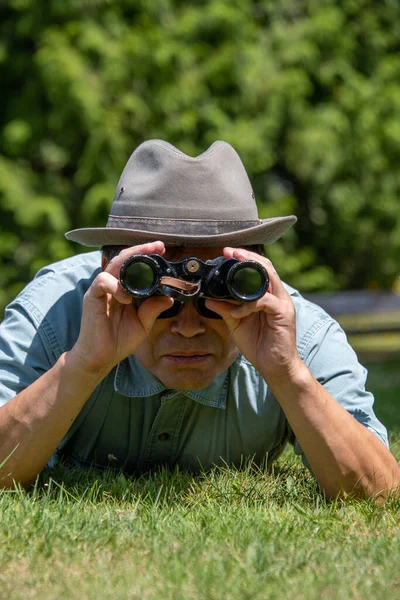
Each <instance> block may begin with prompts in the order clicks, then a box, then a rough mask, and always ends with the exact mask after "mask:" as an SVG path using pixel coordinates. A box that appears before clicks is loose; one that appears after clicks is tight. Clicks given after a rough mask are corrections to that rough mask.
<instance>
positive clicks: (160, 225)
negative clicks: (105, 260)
mask: <svg viewBox="0 0 400 600" xmlns="http://www.w3.org/2000/svg"><path fill="white" fill-rule="evenodd" d="M295 222H296V217H294V216H293V215H292V216H288V217H274V218H272V219H264V220H261V219H259V218H258V211H257V205H256V201H255V197H254V193H253V190H252V188H251V184H250V181H249V178H248V176H247V173H246V170H245V168H244V166H243V164H242V161H241V160H240V158H239V155H238V154H237V152H236V150H234V149H233V148H232V146H230V144H228V143H227V142H222V141H217V142H214V143H213V144H212V145H211V146H210V148H208V150H206V151H205V152H203V153H202V154H200V155H199V156H196V157H191V156H188V155H187V154H184V153H183V152H181V151H180V150H178V149H177V148H175V147H174V146H172V144H169V143H168V142H165V141H163V140H148V141H147V142H143V143H142V144H141V145H140V146H138V147H137V148H136V150H135V151H134V152H133V153H132V155H131V157H130V158H129V160H128V162H127V164H126V167H125V169H124V170H123V172H122V175H121V177H120V179H119V182H118V185H117V190H116V193H115V197H114V201H113V204H112V207H111V212H110V214H109V217H108V221H107V226H106V227H88V228H82V229H74V230H72V231H68V232H67V233H66V234H65V235H66V237H67V239H69V240H73V241H76V242H79V243H80V244H84V245H86V246H104V245H110V244H115V245H129V246H134V245H137V244H143V243H145V242H147V241H154V240H162V241H163V242H164V243H165V244H166V245H169V246H182V245H183V246H188V247H189V246H192V247H200V246H214V247H216V246H219V247H220V246H244V245H251V244H270V243H272V242H274V241H275V240H277V239H278V238H279V237H280V236H281V235H282V234H283V233H284V232H285V231H286V230H287V229H289V227H291V226H292V225H293V224H294V223H295Z"/></svg>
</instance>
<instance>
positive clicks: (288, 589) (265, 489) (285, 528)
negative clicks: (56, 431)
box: [0, 364, 400, 600]
mask: <svg viewBox="0 0 400 600" xmlns="http://www.w3.org/2000/svg"><path fill="white" fill-rule="evenodd" d="M370 386H371V387H372V388H373V390H374V392H375V393H376V396H377V410H376V412H377V414H378V415H379V416H380V417H381V418H382V419H383V420H384V421H385V424H386V425H387V426H388V427H389V430H390V433H391V438H392V450H393V452H394V454H395V455H396V458H397V459H399V458H400V414H399V413H400V411H399V409H398V406H399V404H398V402H399V392H400V374H399V373H398V369H397V368H396V365H395V364H393V365H390V364H387V365H383V366H378V365H373V366H372V368H371V373H370ZM399 509H400V500H399V499H395V498H392V499H391V500H390V501H389V502H388V503H387V504H386V505H385V506H378V505H377V504H376V503H375V502H374V501H372V500H358V501H357V500H347V501H336V502H330V503H329V502H326V500H325V499H324V497H323V496H322V494H321V493H320V491H319V490H318V488H317V485H316V483H315V481H314V480H313V478H312V477H311V476H310V474H309V473H308V472H307V471H306V470H305V469H304V468H303V466H302V465H301V463H300V462H299V460H298V458H297V457H294V456H293V453H292V452H291V451H289V450H288V451H287V452H286V453H285V455H284V457H283V458H282V459H281V460H280V461H279V462H278V463H277V464H276V465H275V466H274V468H273V470H272V471H266V470H262V469H256V468H254V467H252V466H251V465H248V467H247V468H245V469H243V470H241V471H238V470H234V469H228V468H222V469H221V468H218V469H215V470H213V471H212V472H210V473H203V474H202V475H198V476H193V475H191V474H189V473H186V472H182V471H178V470H177V471H175V472H172V471H168V470H162V469H160V470H157V471H156V472H153V473H149V474H146V475H143V476H142V477H140V478H136V479H135V478H131V479H128V478H125V477H124V476H122V475H115V474H112V473H110V472H102V473H99V472H95V471H87V472H85V471H75V472H73V471H67V470H65V469H62V468H59V469H58V470H57V471H56V472H54V473H52V476H51V477H50V475H49V474H48V473H47V474H46V473H45V474H43V475H42V476H41V478H40V480H38V482H37V483H36V485H35V487H34V488H33V489H32V490H30V491H28V492H25V491H22V490H13V491H3V492H0V515H1V527H0V565H1V567H0V598H1V600H3V598H4V599H19V598H21V599H22V598H41V599H42V598H43V599H45V600H47V599H53V598H54V599H55V598H57V599H58V598H63V599H64V598H66V599H68V598H82V599H92V598H93V599H94V598H96V599H101V600H102V599H108V598H110V599H111V598H112V599H119V598H127V599H132V600H138V599H139V598H140V599H143V600H144V599H146V600H147V599H159V598H162V599H171V600H172V599H174V600H181V599H182V600H192V599H193V600H194V599H196V600H197V599H203V598H204V599H215V600H216V599H224V600H225V599H226V600H236V599H237V600H239V599H240V600H247V599H249V600H250V599H251V600H261V599H269V598H271V599H274V598H276V599H278V598H279V599H281V598H296V599H315V598H321V599H327V600H328V599H329V600H331V599H342V598H343V599H344V598H346V599H347V598H354V599H360V600H361V599H363V600H364V599H365V598H373V599H374V600H375V599H380V598H382V599H384V598H385V599H386V598H388V597H389V598H390V597H392V598H398V597H400V570H399V562H400V519H399Z"/></svg>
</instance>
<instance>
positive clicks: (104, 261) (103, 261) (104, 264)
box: [101, 256, 108, 271]
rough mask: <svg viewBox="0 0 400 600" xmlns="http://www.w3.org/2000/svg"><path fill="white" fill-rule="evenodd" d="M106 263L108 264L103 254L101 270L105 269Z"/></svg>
mask: <svg viewBox="0 0 400 600" xmlns="http://www.w3.org/2000/svg"><path fill="white" fill-rule="evenodd" d="M107 265H108V260H107V259H106V257H105V256H102V257H101V270H102V271H105V270H106V267H107Z"/></svg>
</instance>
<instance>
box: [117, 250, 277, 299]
mask: <svg viewBox="0 0 400 600" xmlns="http://www.w3.org/2000/svg"><path fill="white" fill-rule="evenodd" d="M119 278H120V282H121V285H122V287H123V288H124V290H125V291H126V292H128V294H130V295H132V296H133V297H134V298H137V299H141V300H144V299H145V298H149V297H150V296H153V295H158V296H170V297H172V298H174V299H176V300H178V301H181V302H188V301H191V300H192V299H196V298H215V299H219V300H226V299H229V300H237V301H239V302H252V301H254V300H258V299H259V298H261V297H262V296H263V295H264V294H265V292H266V291H267V289H268V285H269V277H268V273H267V270H266V269H265V268H264V267H263V266H262V265H261V264H260V263H258V262H257V261H253V260H243V261H240V260H236V259H235V258H224V257H223V256H221V257H218V258H215V259H213V260H209V261H207V262H203V261H202V260H200V259H198V258H195V257H189V258H185V259H183V260H181V261H179V262H169V261H167V260H165V259H164V258H163V257H162V256H160V255H158V254H137V255H134V256H131V257H130V258H128V259H127V260H126V261H125V262H124V263H123V264H122V266H121V270H120V275H119Z"/></svg>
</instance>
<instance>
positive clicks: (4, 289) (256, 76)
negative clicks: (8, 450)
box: [0, 0, 400, 307]
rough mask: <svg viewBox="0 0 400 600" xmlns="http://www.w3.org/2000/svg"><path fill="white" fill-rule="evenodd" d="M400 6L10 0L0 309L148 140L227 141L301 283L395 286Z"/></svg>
mask: <svg viewBox="0 0 400 600" xmlns="http://www.w3.org/2000/svg"><path fill="white" fill-rule="evenodd" d="M399 22H400V5H399V4H398V3H397V2H395V1H394V0H384V1H382V2H380V3H376V2H372V1H371V0H342V1H339V2H337V1H334V0H322V1H319V2H317V1H311V0H305V1H303V2H299V1H298V0H280V1H273V0H259V1H257V0H241V1H240V2H238V1H234V2H231V1H230V0H205V1H203V2H199V1H192V2H187V1H186V2H184V1H182V0H157V1H155V0H146V1H145V0H136V1H134V0H119V1H114V2H111V1H110V0H80V1H79V2H78V1H77V0H48V1H47V2H44V0H4V1H3V3H2V5H1V8H0V23H1V25H0V27H1V40H2V42H1V45H0V76H1V81H2V89H3V94H2V96H1V99H0V103H1V117H0V208H1V222H0V234H1V235H0V261H1V270H0V282H1V284H2V285H1V286H0V289H1V292H0V307H1V306H4V304H5V303H6V302H7V301H8V300H10V299H11V298H12V297H13V296H14V295H15V293H16V292H17V291H18V290H19V289H20V288H21V287H22V285H23V284H24V283H25V282H27V281H28V280H29V279H30V278H31V277H32V276H33V275H34V273H35V272H36V271H37V269H38V268H40V266H42V265H43V264H47V263H49V262H53V261H55V260H58V259H61V258H63V257H65V256H68V255H70V254H73V253H75V252H77V251H85V250H86V249H85V248H81V247H76V246H75V245H70V244H69V243H68V242H67V241H66V240H65V239H64V237H63V234H64V232H65V231H67V230H68V229H72V228H75V227H81V226H96V225H103V224H104V222H105V220H106V218H107V214H108V209H109V206H110V203H111V200H112V198H113V195H114V189H115V185H116V182H117V180H118V177H119V174H120V172H121V169H122V168H123V165H124V164H125V162H126V160H127V158H128V156H129V154H130V153H131V151H132V150H133V149H134V147H136V146H137V145H138V144H139V143H140V142H141V141H143V140H144V139H149V138H152V137H159V138H162V139H167V140H168V141H170V142H171V143H173V144H175V145H177V146H178V147H179V148H180V149H181V150H183V151H185V152H188V153H189V154H193V155H197V154H199V153H200V152H202V151H204V150H205V149H206V148H207V147H208V146H209V145H210V144H211V143H212V142H213V141H214V140H216V139H224V140H226V141H228V142H230V143H231V144H232V145H233V146H234V147H235V148H236V149H237V151H238V152H239V154H240V155H241V157H242V159H243V162H244V164H245V166H246V168H247V170H248V172H249V175H250V178H251V179H252V181H253V183H254V189H255V192H256V198H257V201H258V204H259V208H260V214H261V216H262V217H267V216H276V215H283V214H291V213H294V214H296V215H297V216H298V218H299V222H298V224H297V226H296V227H295V228H293V229H292V230H291V231H289V232H288V233H287V234H286V235H285V236H284V237H283V238H282V240H281V241H280V242H278V243H276V244H274V245H272V246H270V247H269V248H268V253H269V255H270V256H271V258H272V260H273V261H274V262H275V264H276V267H277V269H278V271H279V273H280V274H281V275H282V277H283V278H284V279H285V280H286V281H288V283H291V284H292V285H294V286H295V287H299V288H300V289H302V290H303V291H311V290H322V289H325V290H333V289H342V288H359V287H378V288H390V287H392V286H393V284H394V282H395V281H396V278H397V277H398V272H399V268H398V264H399V258H400V235H399V234H400V216H399V210H398V206H399V200H398V198H399V195H400V173H399V170H398V168H397V165H398V164H399V158H400V124H399V122H398V114H399V109H400V61H399V59H398V51H399V46H400V37H399V30H398V23H399Z"/></svg>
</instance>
